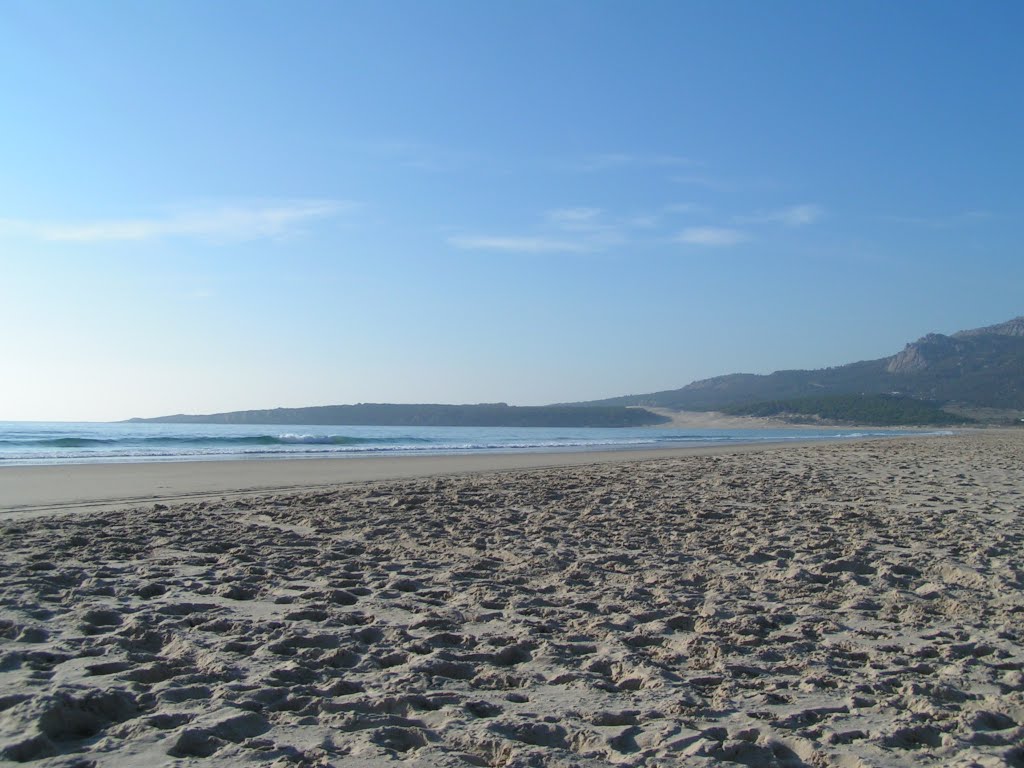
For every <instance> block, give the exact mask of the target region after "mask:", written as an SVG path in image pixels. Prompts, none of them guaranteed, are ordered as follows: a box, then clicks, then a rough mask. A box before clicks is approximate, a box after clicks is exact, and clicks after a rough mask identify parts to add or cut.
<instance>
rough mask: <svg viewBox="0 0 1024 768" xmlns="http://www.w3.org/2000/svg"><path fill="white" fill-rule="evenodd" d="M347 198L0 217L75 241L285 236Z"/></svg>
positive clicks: (9, 230)
mask: <svg viewBox="0 0 1024 768" xmlns="http://www.w3.org/2000/svg"><path fill="white" fill-rule="evenodd" d="M353 207H354V205H353V203H351V202H347V201H343V200H291V201H283V202H277V203H264V204H250V205H226V206H208V207H205V208H202V209H197V208H192V209H187V210H183V211H179V212H175V213H169V214H165V215H163V216H152V217H140V218H122V219H94V220H89V221H36V220H25V219H0V235H8V236H10V235H14V236H19V237H29V238H33V239H37V240H47V241H55V242H73V243H96V242H117V241H144V240H162V239H167V238H179V237H183V238H194V239H203V240H261V239H268V238H271V239H272V238H278V237H283V236H285V235H287V234H289V233H292V232H294V231H295V230H296V229H298V228H300V227H301V226H302V225H303V224H307V223H310V222H312V221H315V220H318V219H326V218H331V217H334V216H338V215H340V214H341V213H343V212H345V211H348V210H351V209H352V208H353Z"/></svg>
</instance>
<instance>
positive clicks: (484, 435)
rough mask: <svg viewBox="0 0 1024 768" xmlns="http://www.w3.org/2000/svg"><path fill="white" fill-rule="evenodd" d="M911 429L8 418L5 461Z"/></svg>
mask: <svg viewBox="0 0 1024 768" xmlns="http://www.w3.org/2000/svg"><path fill="white" fill-rule="evenodd" d="M900 434H936V433H920V432H911V431H907V430H900V431H894V430H885V431H882V430H879V431H870V430H867V431H866V430H863V429H841V428H828V429H806V428H799V429H763V430H762V429H757V430H749V429H665V428H650V427H648V428H614V429H613V428H571V429H570V428H552V427H364V426H339V425H330V426H327V425H325V426H309V425H294V426H288V425H263V424H248V425H232V424H123V423H112V424H108V423H66V422H13V421H11V422H0V466H9V465H26V464H79V463H109V462H141V461H190V460H213V459H266V458H296V459H301V458H346V457H354V456H416V455H429V454H434V455H441V454H463V453H517V452H538V451H540V452H545V451H592V450H628V449H645V448H666V447H686V446H695V447H696V446H708V445H730V444H742V443H762V442H778V441H788V440H846V439H853V438H862V437H871V436H876V435H877V436H882V435H885V436H891V435H900Z"/></svg>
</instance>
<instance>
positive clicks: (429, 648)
mask: <svg viewBox="0 0 1024 768" xmlns="http://www.w3.org/2000/svg"><path fill="white" fill-rule="evenodd" d="M588 458H590V457H588ZM609 458H610V459H611V460H609V461H607V462H605V463H600V464H594V463H592V462H591V463H587V464H585V465H580V466H564V465H563V466H558V467H549V468H539V469H536V468H534V469H530V468H525V467H515V466H506V467H505V468H504V469H503V471H498V472H476V473H473V474H461V475H452V474H442V475H435V476H432V477H423V478H416V477H406V478H403V479H393V480H385V481H372V482H357V483H351V484H348V485H345V486H341V487H336V488H318V489H315V490H301V489H294V490H286V491H281V492H274V493H260V494H250V495H246V496H237V495H231V496H229V497H227V498H224V499H210V500H203V501H181V502H172V503H167V504H164V503H160V504H147V505H145V506H140V507H136V508H130V509H126V510H122V511H110V512H103V513H83V512H76V513H73V514H64V515H52V514H51V515H47V516H44V517H38V518H30V519H13V520H12V519H7V520H5V521H4V522H3V523H2V527H0V537H2V538H0V540H2V541H3V547H4V557H5V568H4V570H3V572H2V575H0V594H2V595H3V603H2V613H0V636H2V637H3V645H2V655H0V681H2V688H3V691H4V695H3V697H2V699H0V701H2V703H3V714H2V718H0V749H2V754H3V756H4V758H6V759H7V760H13V761H37V760H40V761H45V762H44V763H41V764H47V765H54V766H56V765H72V764H74V765H85V764H90V765H93V764H95V765H97V766H132V765H172V764H175V765H177V764H192V763H193V762H194V763H195V764H200V763H201V762H203V761H204V760H206V761H208V762H209V764H216V765H280V766H284V765H310V766H313V765H321V766H326V765H338V766H341V765H381V766H384V765H392V764H394V763H395V761H402V762H406V763H408V764H412V765H424V766H426V765H431V766H434V765H439V766H462V765H492V766H531V765H545V766H546V765H551V766H570V765H578V766H605V765H610V764H614V765H625V766H656V765H658V766H666V765H694V766H699V765H713V764H719V763H734V764H735V763H739V764H744V765H764V766H774V765H787V766H798V765H837V766H838V765H842V766H850V765H858V766H883V765H884V766H893V765H936V766H938V765H949V764H953V763H956V764H964V765H967V764H972V765H1004V764H1005V765H1016V764H1018V763H1019V762H1020V761H1021V759H1024V753H1022V752H1021V747H1020V744H1021V743H1022V740H1024V673H1022V670H1024V651H1022V644H1021V640H1022V638H1024V591H1022V582H1021V579H1022V578H1024V574H1022V571H1021V559H1020V551H1021V546H1022V543H1024V528H1022V523H1021V510H1022V505H1024V433H1022V432H1021V431H1015V432H1008V431H988V432H982V433H974V434H967V435H961V436H956V437H941V438H927V439H917V438H910V439H906V438H903V439H893V440H876V441H866V442H856V443H845V444H836V443H833V444H827V445H824V444H823V445H813V446H809V445H799V446H787V447H785V448H781V449H774V450H758V451H746V452H741V451H729V452H720V453H718V454H717V455H690V456H676V457H663V458H654V457H643V458H640V460H637V459H638V458H639V457H636V456H633V457H631V458H630V459H629V460H626V459H625V458H624V457H609ZM338 463H339V464H342V463H344V462H338ZM291 464H292V465H294V466H296V467H301V466H303V465H304V462H291ZM307 466H308V465H307ZM453 468H454V467H452V466H447V467H434V468H433V469H438V470H443V471H447V470H449V469H453ZM87 469H96V468H87ZM250 481H251V477H250ZM56 756H63V758H61V759H58V758H57V757H56ZM75 756H78V757H79V758H80V762H74V759H75ZM179 761H180V762H179Z"/></svg>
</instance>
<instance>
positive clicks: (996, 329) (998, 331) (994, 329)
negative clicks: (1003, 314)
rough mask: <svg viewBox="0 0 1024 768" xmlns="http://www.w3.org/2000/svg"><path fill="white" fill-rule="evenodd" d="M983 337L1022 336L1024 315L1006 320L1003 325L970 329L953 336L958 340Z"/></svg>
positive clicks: (1023, 333) (1023, 334)
mask: <svg viewBox="0 0 1024 768" xmlns="http://www.w3.org/2000/svg"><path fill="white" fill-rule="evenodd" d="M984 335H993V336H1024V315H1021V316H1020V317H1015V318H1013V320H1007V321H1006V322H1005V323H999V324H998V325H988V326H986V327H984V328H972V329H971V330H969V331H959V332H958V333H954V334H953V336H954V337H955V338H958V339H963V338H968V337H970V336H984Z"/></svg>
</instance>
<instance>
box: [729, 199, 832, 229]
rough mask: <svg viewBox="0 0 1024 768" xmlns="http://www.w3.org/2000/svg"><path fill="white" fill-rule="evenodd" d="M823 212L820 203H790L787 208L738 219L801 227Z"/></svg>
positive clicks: (810, 222)
mask: <svg viewBox="0 0 1024 768" xmlns="http://www.w3.org/2000/svg"><path fill="white" fill-rule="evenodd" d="M824 213H825V209H824V208H822V207H821V206H820V205H815V204H813V203H802V204H800V205H791V206H789V207H788V208H779V209H777V210H774V211H765V212H763V213H757V214H754V215H753V216H743V217H740V218H739V220H740V221H747V222H755V223H759V224H782V225H784V226H787V227H803V226H805V225H807V224H813V223H814V222H815V221H817V220H818V219H820V218H821V217H822V216H823V215H824Z"/></svg>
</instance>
